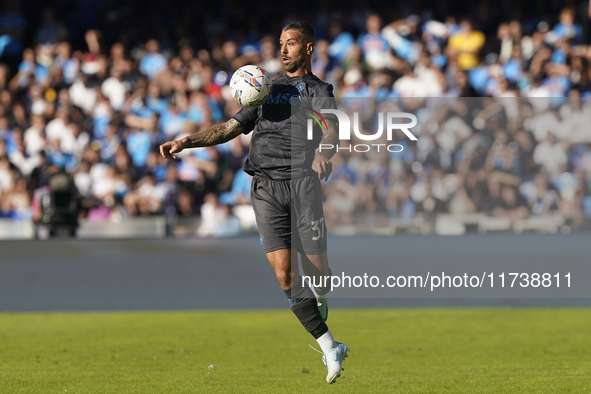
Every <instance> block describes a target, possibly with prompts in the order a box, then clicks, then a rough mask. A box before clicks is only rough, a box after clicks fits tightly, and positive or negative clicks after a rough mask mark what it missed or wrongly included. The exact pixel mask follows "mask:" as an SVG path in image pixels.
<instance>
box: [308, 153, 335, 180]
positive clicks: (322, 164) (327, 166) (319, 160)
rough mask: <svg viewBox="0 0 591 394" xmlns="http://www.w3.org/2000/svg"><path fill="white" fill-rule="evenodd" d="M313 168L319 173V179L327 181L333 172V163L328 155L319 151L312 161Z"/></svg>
mask: <svg viewBox="0 0 591 394" xmlns="http://www.w3.org/2000/svg"><path fill="white" fill-rule="evenodd" d="M312 169H313V170H314V171H316V172H317V173H318V179H320V180H321V181H322V180H324V181H327V180H328V177H329V176H330V173H331V172H332V163H331V162H330V160H329V159H328V158H327V157H326V156H324V155H323V154H321V153H319V154H317V155H316V157H315V158H314V161H313V162H312Z"/></svg>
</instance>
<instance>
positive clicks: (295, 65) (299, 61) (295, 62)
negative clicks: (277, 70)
mask: <svg viewBox="0 0 591 394" xmlns="http://www.w3.org/2000/svg"><path fill="white" fill-rule="evenodd" d="M290 60H291V62H289V63H288V64H285V71H287V72H288V73H292V72H296V71H297V70H298V69H299V68H300V67H302V65H303V64H304V59H303V58H302V57H299V56H298V58H295V59H294V58H292V59H290Z"/></svg>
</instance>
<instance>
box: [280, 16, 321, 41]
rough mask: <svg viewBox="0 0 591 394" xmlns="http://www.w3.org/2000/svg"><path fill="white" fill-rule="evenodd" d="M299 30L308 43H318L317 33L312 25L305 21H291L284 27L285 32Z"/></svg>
mask: <svg viewBox="0 0 591 394" xmlns="http://www.w3.org/2000/svg"><path fill="white" fill-rule="evenodd" d="M287 30H297V31H299V32H300V34H301V35H302V37H303V38H304V40H306V42H316V33H314V28H313V27H312V25H311V24H309V23H308V22H304V21H291V22H287V24H286V25H285V26H283V31H287Z"/></svg>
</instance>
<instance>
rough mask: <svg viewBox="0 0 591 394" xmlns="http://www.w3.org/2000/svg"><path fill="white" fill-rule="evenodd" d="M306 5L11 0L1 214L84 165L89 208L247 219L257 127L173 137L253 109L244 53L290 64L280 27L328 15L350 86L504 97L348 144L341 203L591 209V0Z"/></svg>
mask: <svg viewBox="0 0 591 394" xmlns="http://www.w3.org/2000/svg"><path fill="white" fill-rule="evenodd" d="M257 3H258V5H257ZM301 4H302V7H301V10H300V11H299V12H296V13H294V12H285V11H283V10H281V9H273V8H272V7H268V6H267V5H266V4H264V3H263V2H256V1H254V2H248V3H243V2H237V1H229V2H227V3H224V7H218V8H216V9H214V8H213V7H203V5H200V4H199V2H188V1H179V2H175V4H170V3H168V2H165V1H155V2H153V4H152V2H151V3H150V5H151V6H150V7H145V5H144V4H142V3H141V2H139V1H135V0H128V1H110V0H102V1H101V0H97V1H84V0H80V1H76V0H62V1H55V2H43V3H41V2H36V1H17V0H5V1H4V2H3V3H2V5H0V54H1V56H0V63H1V64H0V217H4V218H14V219H31V218H32V219H33V220H35V221H38V220H39V219H40V217H41V216H40V215H41V212H40V210H41V200H42V198H43V195H44V193H46V192H47V179H48V177H49V176H51V174H54V173H59V172H63V171H65V172H67V173H69V174H71V175H72V177H73V180H74V183H75V185H76V189H77V193H78V194H79V203H78V204H79V208H80V216H81V217H85V218H88V219H89V220H104V219H112V220H120V219H121V218H123V217H129V216H138V215H142V216H146V215H160V214H178V215H180V216H191V215H200V216H201V219H202V225H201V227H200V229H199V234H200V235H211V234H214V235H215V234H217V235H225V234H235V233H237V232H240V231H241V228H240V225H239V221H238V220H237V219H236V217H235V216H234V215H233V214H232V209H231V207H233V206H236V205H244V204H249V185H250V179H249V176H248V175H246V174H245V173H244V172H243V171H241V166H242V164H243V162H244V160H245V156H246V154H247V153H248V145H249V136H243V137H242V138H238V139H236V140H233V141H230V142H228V143H226V144H224V145H221V146H218V147H213V148H204V149H195V150H191V151H186V152H183V153H182V154H181V155H180V156H181V157H180V160H178V161H174V162H167V161H165V159H163V158H161V157H160V156H159V155H158V154H157V149H156V148H157V146H158V145H159V144H160V143H162V142H163V141H166V140H170V139H179V138H181V137H183V136H185V135H187V134H193V133H196V132H198V131H200V130H203V129H205V128H207V127H209V126H211V125H212V124H215V123H218V122H223V121H225V120H227V119H228V118H229V117H231V116H232V115H233V114H234V113H235V112H237V111H238V110H239V108H240V107H239V106H238V105H237V104H236V103H235V102H234V101H233V100H232V98H231V96H230V94H229V91H228V86H227V84H228V81H229V78H230V76H231V75H232V73H233V71H234V70H235V69H237V68H238V67H240V66H243V65H245V64H258V65H260V66H262V67H263V68H264V69H265V70H266V71H268V72H269V73H270V74H271V75H273V76H278V75H280V74H281V73H282V72H283V71H282V65H281V62H280V60H279V56H278V46H277V41H278V33H279V32H280V30H281V27H282V25H283V24H284V23H285V22H286V21H288V20H293V19H304V20H308V21H310V22H312V23H313V24H314V26H315V28H316V31H317V46H316V50H315V57H314V64H313V72H314V73H315V74H316V75H318V76H319V77H320V78H321V79H324V80H326V81H328V82H330V83H332V84H333V85H334V86H335V94H336V96H337V97H339V98H340V99H342V100H347V99H349V98H354V97H376V98H379V99H380V100H381V101H380V100H378V101H379V103H382V104H379V105H387V104H388V102H389V101H388V98H397V97H402V98H405V97H450V98H453V97H490V99H471V100H465V99H464V100H456V101H451V102H450V103H451V104H449V103H448V104H446V105H443V106H441V108H439V107H437V106H435V107H433V106H431V107H430V108H431V110H430V111H426V112H425V111H423V112H422V116H423V118H422V121H423V122H425V124H427V126H423V127H422V129H421V130H420V131H418V134H419V135H420V139H419V141H418V143H416V144H414V145H411V144H408V143H407V144H405V146H406V148H405V150H404V151H403V152H401V153H397V154H388V153H387V152H386V153H381V154H378V155H372V154H369V153H368V154H362V153H350V154H349V153H343V154H339V155H337V156H336V157H335V158H334V160H333V161H334V164H335V165H334V172H335V175H334V176H333V180H332V181H331V182H330V183H329V185H328V186H327V187H326V189H325V192H326V193H327V202H326V206H325V210H326V212H327V218H333V220H334V221H335V222H338V221H341V222H344V223H345V224H346V222H347V221H349V220H353V219H352V218H351V217H350V214H351V213H352V212H355V211H357V210H361V211H364V212H381V213H384V214H387V216H388V217H390V218H398V219H408V218H411V217H413V216H414V215H415V214H416V213H417V212H426V213H429V214H431V213H444V212H451V213H473V212H485V213H488V214H490V215H497V216H506V217H509V218H511V220H517V219H519V218H523V217H527V216H528V215H546V214H553V213H557V214H559V215H561V216H563V217H565V218H566V219H568V220H570V221H573V222H575V223H576V222H580V221H581V220H582V218H583V217H584V216H586V217H591V200H590V195H591V131H590V129H589V125H591V122H590V120H591V107H589V104H588V102H587V101H586V100H585V98H586V97H587V96H589V95H590V93H591V67H590V65H589V63H590V61H591V46H590V45H589V42H590V35H589V31H588V30H589V12H590V10H589V8H588V3H587V2H581V1H579V2H570V3H569V4H565V2H559V1H540V2H536V3H530V2H527V1H525V0H523V1H519V0H518V1H508V0H503V1H500V2H491V1H486V0H485V1H478V2H468V1H464V0H458V1H449V2H434V3H431V2H423V1H418V0H417V1H410V2H404V3H391V2H383V1H373V2H372V1H370V2H365V3H363V5H356V3H354V2H348V1H344V2H338V4H337V3H336V2H334V1H331V0H323V1H315V2H309V1H303V2H301ZM253 8H254V9H256V10H257V12H256V13H252V12H250V10H251V9H253ZM458 10H461V13H459V12H458ZM245 15H248V18H245ZM544 97H551V98H554V99H553V100H551V101H547V102H546V101H544V103H545V104H544V103H543V104H540V105H538V104H536V103H537V102H538V101H537V100H540V99H539V98H544ZM398 100H399V99H398ZM528 100H530V101H528ZM392 102H395V100H394V101H392ZM434 102H436V101H429V100H427V101H426V102H425V101H423V102H422V104H421V105H418V106H415V107H412V105H410V107H409V106H408V105H406V107H405V108H406V109H408V110H413V111H414V112H415V113H419V112H421V111H420V109H422V110H424V109H425V108H429V106H430V105H432V104H430V103H434ZM402 106H403V107H404V105H402ZM409 108H410V109H409ZM413 108H414V109H413ZM565 122H567V123H568V122H571V123H573V122H574V123H576V124H575V125H572V124H569V125H568V127H570V128H569V129H568V130H575V129H576V130H578V131H573V132H572V133H571V132H568V133H567V132H564V130H565V128H564V127H565V126H564V123H565ZM577 122H578V123H577ZM585 125H586V126H587V129H584V127H583V126H585ZM579 126H581V127H583V128H582V129H581V128H579V129H577V127H579ZM369 127H373V125H371V126H369ZM401 140H402V139H401Z"/></svg>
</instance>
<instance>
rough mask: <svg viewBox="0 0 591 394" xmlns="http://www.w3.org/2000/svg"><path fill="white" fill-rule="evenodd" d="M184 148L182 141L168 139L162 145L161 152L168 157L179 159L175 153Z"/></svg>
mask: <svg viewBox="0 0 591 394" xmlns="http://www.w3.org/2000/svg"><path fill="white" fill-rule="evenodd" d="M182 150H183V144H182V142H181V141H168V142H165V143H164V144H162V145H160V154H161V155H162V157H164V158H166V159H177V157H176V156H175V155H174V154H175V153H179V152H181V151H182Z"/></svg>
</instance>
